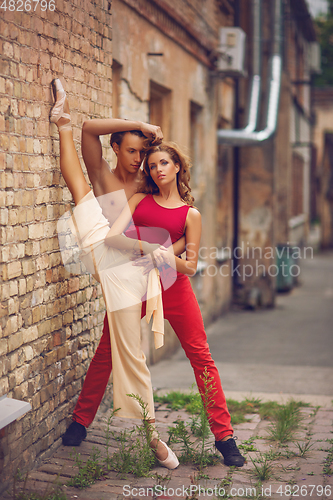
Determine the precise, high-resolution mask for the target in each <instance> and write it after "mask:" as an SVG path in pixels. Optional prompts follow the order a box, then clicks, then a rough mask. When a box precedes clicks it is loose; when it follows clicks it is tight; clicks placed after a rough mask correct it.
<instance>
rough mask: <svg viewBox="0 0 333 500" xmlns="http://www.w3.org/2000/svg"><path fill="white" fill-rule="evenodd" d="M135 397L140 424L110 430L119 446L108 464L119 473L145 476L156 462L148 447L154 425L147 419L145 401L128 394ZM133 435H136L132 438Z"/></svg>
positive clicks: (133, 395)
mask: <svg viewBox="0 0 333 500" xmlns="http://www.w3.org/2000/svg"><path fill="white" fill-rule="evenodd" d="M128 396H130V397H132V398H134V399H136V400H137V401H138V403H139V405H140V408H141V414H142V424H141V425H140V426H137V427H136V428H135V429H133V430H131V431H126V430H125V431H122V432H120V434H118V435H117V434H116V433H114V432H110V434H111V435H112V436H114V437H115V438H116V439H118V440H119V443H120V446H119V449H118V451H116V452H115V453H114V454H113V455H112V457H108V466H109V467H110V468H112V469H113V470H115V471H117V472H119V473H120V474H127V473H132V474H134V475H135V476H136V477H142V476H147V475H148V473H149V471H150V470H151V469H152V468H153V466H154V465H155V463H156V458H155V455H154V452H153V450H152V449H151V447H150V442H151V441H152V435H153V432H154V427H153V426H152V425H151V424H150V423H149V421H148V411H147V406H148V405H147V403H144V402H143V400H142V398H141V397H140V396H137V395H135V394H128ZM133 436H136V437H135V438H133Z"/></svg>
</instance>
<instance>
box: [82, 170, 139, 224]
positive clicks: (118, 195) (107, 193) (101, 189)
mask: <svg viewBox="0 0 333 500" xmlns="http://www.w3.org/2000/svg"><path fill="white" fill-rule="evenodd" d="M105 163H106V162H105ZM140 180H141V171H140V170H139V171H138V174H137V175H136V176H135V177H134V179H131V181H130V182H127V183H125V182H122V181H121V180H120V179H119V178H118V177H117V176H116V175H115V174H114V171H112V170H111V169H110V167H109V166H108V169H106V168H104V169H103V175H102V178H101V182H98V183H92V184H93V190H94V194H95V196H96V198H97V200H98V202H99V204H100V205H101V207H102V211H103V215H104V216H105V217H106V218H107V219H108V221H109V223H110V225H112V224H113V223H114V221H115V220H116V219H117V218H118V217H119V215H120V213H121V211H122V210H123V208H124V207H125V205H126V203H127V201H128V200H129V199H130V198H131V197H132V196H133V195H134V194H135V193H136V192H137V190H138V187H139V183H140Z"/></svg>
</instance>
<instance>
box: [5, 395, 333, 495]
mask: <svg viewBox="0 0 333 500" xmlns="http://www.w3.org/2000/svg"><path fill="white" fill-rule="evenodd" d="M301 411H302V416H303V422H302V429H301V430H300V431H299V432H298V434H297V435H296V438H297V439H298V440H299V441H298V442H299V443H300V444H302V443H304V442H305V441H306V440H307V439H309V440H310V445H311V446H310V449H309V451H308V452H307V453H306V454H305V456H304V457H301V456H300V454H299V449H298V447H297V444H296V443H295V442H293V443H287V446H286V447H281V446H280V447H278V446H277V445H276V444H274V442H272V441H269V440H268V439H267V437H268V433H267V428H268V426H269V425H270V423H269V422H268V421H265V420H261V419H260V417H259V416H258V415H257V414H255V415H248V420H247V422H246V423H243V424H239V425H235V426H234V427H235V435H237V437H238V444H241V443H242V442H243V443H244V441H247V442H248V440H250V439H251V440H252V443H253V447H254V448H255V449H256V450H257V451H247V452H246V456H247V463H246V464H245V465H244V467H242V468H239V469H232V468H230V467H226V466H225V465H224V464H223V463H222V462H221V461H220V462H219V463H218V464H217V465H214V466H209V467H206V468H204V469H203V470H202V474H201V476H200V474H199V470H198V469H197V467H195V466H194V465H190V464H187V465H183V464H181V465H180V466H179V467H178V468H177V469H175V470H173V471H168V470H167V469H165V468H162V467H155V468H154V469H153V471H152V472H151V477H144V478H135V477H134V476H133V475H131V474H126V475H124V476H119V474H117V473H116V472H113V471H111V472H109V473H108V474H107V476H106V477H105V478H104V479H103V480H100V481H98V482H97V483H95V484H94V485H92V486H91V487H89V488H86V489H84V490H79V489H77V488H73V487H69V486H67V484H66V483H67V482H68V481H69V479H70V478H71V477H72V476H74V475H75V474H76V473H77V472H78V468H77V466H76V463H75V456H74V455H75V452H74V453H73V449H70V448H66V447H64V446H62V445H60V446H59V447H58V448H57V450H56V451H55V453H54V454H53V456H52V458H50V459H48V460H46V461H44V462H43V463H42V464H40V466H39V467H38V468H37V469H36V470H33V471H32V472H31V473H30V474H29V478H28V481H27V483H26V486H25V488H26V491H35V492H38V493H40V494H41V493H44V492H45V491H46V490H47V488H49V489H50V488H51V486H52V483H54V481H56V480H58V481H59V482H60V483H61V484H62V485H63V491H64V492H65V494H66V496H67V498H68V499H71V500H72V499H73V500H74V499H75V500H120V499H122V500H124V499H126V498H129V499H134V498H140V499H150V500H151V499H152V498H161V499H176V498H179V499H191V500H195V499H204V500H205V499H208V498H210V499H212V498H213V499H220V498H233V499H243V498H249V499H266V498H267V499H274V500H275V499H284V500H287V499H288V500H290V499H292V498H305V499H311V498H313V499H320V500H329V499H330V500H331V499H333V476H332V475H331V476H330V475H327V474H326V475H325V474H324V465H325V460H326V459H327V457H328V456H329V455H330V452H329V449H331V450H333V408H321V409H319V410H318V411H316V409H315V408H304V409H302V410H301ZM178 418H180V419H183V420H185V421H187V422H189V420H190V418H189V415H188V414H187V413H186V412H185V411H173V410H170V409H169V408H167V406H166V405H159V406H157V411H156V422H157V427H158V430H159V432H160V436H161V439H163V440H167V439H168V434H167V430H168V427H169V426H173V425H174V422H175V421H176V420H177V419H178ZM137 423H138V422H137V421H133V420H129V419H121V418H116V417H114V418H113V420H112V425H111V430H113V431H116V432H119V431H121V430H124V429H132V428H133V427H135V425H137ZM106 429H107V414H106V413H103V411H99V413H98V414H97V417H96V419H95V421H94V423H93V425H92V426H91V427H90V428H89V432H88V436H87V439H86V440H85V441H84V442H83V443H82V444H81V446H80V447H79V448H78V449H77V452H80V454H81V459H82V460H83V461H86V460H87V459H88V457H89V456H90V455H91V453H92V452H93V451H94V450H96V449H97V450H99V451H100V456H101V458H103V457H105V456H106V447H105V432H106ZM329 440H331V442H330V441H329ZM211 442H212V445H213V439H212V438H211ZM247 446H249V445H247ZM172 448H173V449H174V451H176V452H177V451H178V453H179V451H180V449H179V445H173V446H172ZM117 449H118V443H117V441H116V440H115V439H112V440H111V441H110V449H109V453H110V454H111V453H113V452H114V451H116V450H117ZM274 451H280V452H283V455H284V458H281V457H280V458H278V459H274V460H272V461H268V464H269V465H270V466H271V476H270V477H269V478H268V479H266V480H264V481H262V483H261V484H260V485H259V484H258V478H257V477H256V476H255V475H254V470H255V466H254V464H253V462H252V460H257V459H258V458H260V456H263V454H264V453H265V454H266V456H267V453H269V452H271V453H273V452H274ZM292 452H296V453H298V455H297V456H295V455H294V454H292ZM288 453H289V458H288ZM331 454H332V455H333V451H331ZM251 458H252V460H251ZM257 465H258V466H260V465H262V464H260V463H257ZM330 468H331V469H332V468H333V465H331V467H330ZM18 487H21V488H22V482H20V483H18ZM154 487H155V490H153V488H154ZM199 488H201V490H200V491H199ZM223 495H224V496H223ZM227 495H229V496H227ZM3 498H4V499H6V500H7V499H10V498H12V495H10V494H9V493H7V494H5V495H4V496H3Z"/></svg>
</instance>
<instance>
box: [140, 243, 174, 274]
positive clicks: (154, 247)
mask: <svg viewBox="0 0 333 500" xmlns="http://www.w3.org/2000/svg"><path fill="white" fill-rule="evenodd" d="M140 244H141V245H140V246H141V249H142V251H143V253H144V255H143V256H142V252H141V250H140V249H139V248H138V249H137V248H135V249H134V250H133V252H132V258H131V260H133V261H134V263H133V265H134V266H142V267H144V268H145V269H144V271H143V274H148V273H149V272H150V271H151V270H152V269H153V268H154V267H157V268H159V267H161V266H163V265H165V264H167V265H168V266H170V265H171V261H172V258H174V255H173V253H172V252H170V251H169V250H168V249H167V248H166V247H164V246H163V245H159V244H156V243H147V242H145V241H141V242H140Z"/></svg>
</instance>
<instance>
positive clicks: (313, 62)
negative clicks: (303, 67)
mask: <svg viewBox="0 0 333 500" xmlns="http://www.w3.org/2000/svg"><path fill="white" fill-rule="evenodd" d="M309 69H310V72H311V73H321V52H320V45H319V43H318V42H312V43H310V44H309Z"/></svg>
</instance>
